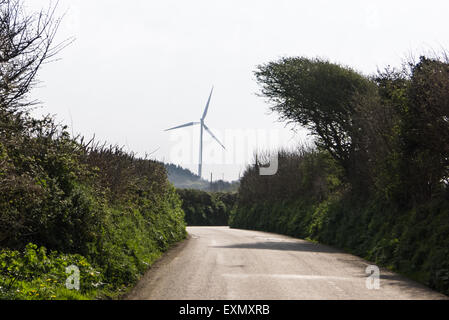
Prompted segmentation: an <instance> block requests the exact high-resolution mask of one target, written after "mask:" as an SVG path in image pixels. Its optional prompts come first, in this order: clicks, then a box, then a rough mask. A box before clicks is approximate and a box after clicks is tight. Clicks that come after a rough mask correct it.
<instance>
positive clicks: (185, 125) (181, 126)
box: [164, 122, 199, 131]
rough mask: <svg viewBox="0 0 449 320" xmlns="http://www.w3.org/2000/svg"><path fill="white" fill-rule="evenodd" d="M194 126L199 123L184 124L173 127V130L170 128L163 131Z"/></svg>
mask: <svg viewBox="0 0 449 320" xmlns="http://www.w3.org/2000/svg"><path fill="white" fill-rule="evenodd" d="M196 124H199V122H189V123H186V124H183V125H180V126H177V127H174V128H170V129H167V130H164V131H170V130H175V129H179V128H184V127H191V126H194V125H196Z"/></svg>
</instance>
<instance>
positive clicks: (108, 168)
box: [0, 110, 185, 298]
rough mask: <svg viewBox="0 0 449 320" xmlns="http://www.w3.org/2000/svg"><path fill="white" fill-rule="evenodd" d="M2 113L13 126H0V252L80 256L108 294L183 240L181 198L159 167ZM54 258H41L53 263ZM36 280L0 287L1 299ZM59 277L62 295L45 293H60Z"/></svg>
mask: <svg viewBox="0 0 449 320" xmlns="http://www.w3.org/2000/svg"><path fill="white" fill-rule="evenodd" d="M1 111H2V115H3V117H2V118H1V119H2V120H6V121H10V122H11V121H15V123H16V125H17V129H14V128H12V127H11V126H10V127H8V126H7V123H5V121H2V122H1V123H0V130H1V131H2V135H1V136H0V155H1V158H0V180H1V181H0V185H1V187H0V188H1V193H0V208H1V211H0V221H1V224H0V245H1V247H2V248H5V250H6V248H8V250H13V251H11V252H15V251H14V250H18V251H22V250H23V248H24V247H25V246H26V245H27V244H28V243H34V244H37V245H39V246H40V247H41V246H42V247H45V248H47V249H48V250H51V251H59V252H63V253H64V254H76V255H80V256H82V257H83V259H86V261H88V263H90V264H92V266H93V267H94V268H95V269H96V270H98V271H99V272H101V277H102V279H103V285H102V286H101V287H99V288H98V289H101V290H100V291H98V293H102V294H109V293H111V294H115V293H117V292H119V289H120V288H122V287H124V286H129V285H130V284H132V283H133V282H134V281H136V280H137V278H138V277H139V275H141V274H142V273H143V272H144V271H145V270H146V269H147V268H148V266H149V265H151V263H152V262H154V260H155V259H156V258H158V257H159V256H160V255H161V253H162V252H164V251H165V250H167V249H168V248H169V247H170V245H171V244H173V243H174V242H176V241H179V240H180V239H182V238H184V236H185V223H184V213H183V211H182V209H181V201H180V199H179V197H178V195H177V194H176V192H175V189H174V187H173V186H172V185H171V184H170V183H169V182H168V180H167V177H166V173H165V169H164V167H163V165H162V164H160V163H157V162H154V161H150V160H144V159H136V158H134V156H133V155H130V154H126V153H124V152H123V151H122V150H121V149H119V148H116V147H109V148H104V147H99V146H98V144H94V143H93V142H91V143H90V145H91V146H89V145H87V144H84V143H83V142H82V141H75V140H73V139H71V138H70V137H69V135H68V134H67V132H66V131H65V129H64V128H59V127H57V126H55V125H54V124H53V122H52V121H51V119H48V118H46V119H44V121H36V120H34V119H32V118H30V117H28V116H27V115H26V114H21V115H20V116H18V115H17V114H7V113H6V112H5V111H4V110H1ZM42 250H44V249H42ZM5 252H7V251H5ZM54 257H55V256H54V255H51V256H49V257H48V259H47V258H46V260H45V261H50V262H51V263H56V262H55V261H54V259H53V258H54ZM55 259H56V258H55ZM19 274H20V272H19ZM45 274H46V273H45ZM45 274H44V275H42V277H44V276H45ZM5 277H6V276H4V278H3V281H6V282H8V280H7V277H6V278H5ZM42 277H41V275H40V274H39V273H36V274H35V275H34V278H33V277H28V276H27V277H25V278H20V279H21V280H20V281H18V282H14V285H7V286H2V287H3V288H9V289H10V290H7V292H3V294H4V295H3V297H6V298H14V297H15V298H24V297H28V296H26V295H25V296H24V295H19V294H17V295H15V293H16V292H17V293H19V292H22V289H21V286H24V285H25V286H28V287H29V288H34V287H33V285H32V283H39V281H40V280H38V279H41V278H42ZM61 277H62V276H61ZM61 277H60V278H61ZM60 278H58V279H59V280H60ZM36 279H37V280H36ZM58 279H56V280H58ZM28 280H29V281H30V283H28V284H25V282H26V281H28ZM59 280H58V286H59V289H61V290H59V289H57V288H56V285H54V286H53V287H54V288H53V289H55V290H56V291H55V290H53V289H52V290H53V291H52V292H53V294H52V295H56V297H57V298H61V297H60V296H58V293H61V294H63V295H66V291H64V289H63V288H64V284H65V282H61V281H59ZM36 281H37V282H36ZM8 283H9V282H8ZM17 290H19V291H17ZM33 290H34V289H33ZM87 296H88V295H87ZM30 297H31V296H30ZM37 297H39V296H36V297H33V298H37ZM40 297H41V298H48V296H47V295H42V294H40ZM74 297H77V296H76V295H74ZM78 297H81V296H80V295H79V296H78Z"/></svg>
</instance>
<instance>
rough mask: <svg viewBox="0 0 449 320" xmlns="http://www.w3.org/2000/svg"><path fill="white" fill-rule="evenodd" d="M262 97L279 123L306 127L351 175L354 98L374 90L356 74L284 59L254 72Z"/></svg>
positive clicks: (324, 63) (318, 62) (324, 64)
mask: <svg viewBox="0 0 449 320" xmlns="http://www.w3.org/2000/svg"><path fill="white" fill-rule="evenodd" d="M255 75H256V78H257V81H258V82H259V84H261V86H262V95H263V96H265V97H268V98H269V100H270V101H271V102H272V103H273V106H272V107H271V110H272V111H276V112H278V113H279V115H280V118H281V120H286V121H288V122H291V123H295V124H299V125H301V126H303V127H305V128H308V129H309V130H310V131H311V133H312V134H314V135H316V136H317V137H318V140H317V145H318V146H319V147H321V148H324V149H326V150H327V151H328V152H329V153H330V154H331V155H332V156H333V157H334V158H335V159H336V160H338V161H339V163H340V164H341V165H342V166H343V168H344V169H345V170H346V172H347V173H348V174H349V173H350V171H351V170H352V169H353V167H354V166H353V165H354V161H353V159H352V157H353V154H354V152H356V149H355V147H354V144H353V140H354V137H355V135H356V134H358V129H359V128H356V127H355V126H354V115H355V112H356V110H355V107H354V104H353V99H354V96H355V95H356V94H363V93H365V92H367V91H368V90H369V89H370V88H372V86H374V84H373V82H371V81H370V80H369V79H367V78H366V77H364V76H362V75H360V74H359V73H357V72H355V71H354V70H352V69H350V68H347V67H342V66H340V65H338V64H334V63H330V62H329V61H326V60H321V59H307V58H282V59H280V60H279V61H275V62H270V63H267V64H265V65H261V66H259V67H258V69H257V71H256V72H255Z"/></svg>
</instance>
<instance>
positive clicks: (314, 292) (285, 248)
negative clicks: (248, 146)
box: [128, 227, 447, 300]
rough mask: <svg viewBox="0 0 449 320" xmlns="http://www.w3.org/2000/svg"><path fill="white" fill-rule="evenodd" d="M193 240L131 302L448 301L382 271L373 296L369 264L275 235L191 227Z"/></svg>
mask: <svg viewBox="0 0 449 320" xmlns="http://www.w3.org/2000/svg"><path fill="white" fill-rule="evenodd" d="M188 232H189V234H190V237H189V239H188V240H186V241H185V242H184V243H182V244H181V245H179V246H178V247H177V248H175V249H174V250H172V251H170V252H169V253H168V254H167V256H166V257H164V258H163V259H161V260H160V261H159V262H157V263H156V264H155V265H154V267H152V268H151V270H150V271H149V272H148V273H147V274H146V275H145V276H144V277H143V278H142V280H141V281H140V282H139V283H138V285H137V286H136V287H135V288H134V290H133V291H132V292H131V293H130V294H129V295H128V299H151V300H186V299H188V300H216V299H220V300H229V299H232V300H244V299H245V300H278V299H282V300H290V299H294V300H303V299H307V300H310V299H446V298H447V297H446V296H444V295H441V294H439V293H437V292H434V291H431V290H430V289H427V288H426V287H424V286H421V285H419V284H417V283H415V282H413V281H410V280H408V279H406V278H404V277H402V276H399V275H396V274H394V273H391V272H389V271H386V270H383V269H381V271H380V279H381V280H380V289H378V290H376V289H372V290H370V289H368V288H367V286H366V279H367V277H368V275H367V274H366V273H365V269H366V267H367V266H368V265H369V263H368V262H367V261H365V260H363V259H360V258H358V257H355V256H353V255H350V254H346V253H343V252H341V251H338V250H336V249H333V248H330V247H327V246H323V245H317V244H314V243H310V242H307V241H303V240H298V239H294V238H290V237H286V236H281V235H277V234H271V233H265V232H256V231H247V230H235V229H229V228H225V227H189V228H188Z"/></svg>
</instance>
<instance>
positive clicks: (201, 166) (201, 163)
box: [165, 87, 226, 178]
mask: <svg viewBox="0 0 449 320" xmlns="http://www.w3.org/2000/svg"><path fill="white" fill-rule="evenodd" d="M213 92H214V87H212V90H211V91H210V95H209V99H208V100H207V104H206V108H205V109H204V113H203V116H202V117H201V119H200V122H189V123H186V124H182V125H180V126H177V127H174V128H170V129H167V130H165V131H171V130H175V129H180V128H185V127H191V126H195V125H197V124H199V125H200V128H201V129H200V130H201V131H200V156H199V161H198V175H199V176H200V178H201V177H202V173H203V132H204V130H206V131H207V133H209V134H210V135H211V137H212V138H214V139H215V141H217V142H218V144H219V145H220V146H221V147H222V148H223V149H225V150H226V148H225V146H224V145H223V144H222V143H221V142H220V140H218V139H217V137H216V136H215V135H214V134H213V133H212V131H210V129H209V128H208V127H207V125H206V123H205V122H204V119H205V118H206V116H207V111H208V110H209V104H210V99H211V98H212V93H213Z"/></svg>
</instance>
